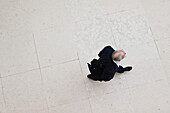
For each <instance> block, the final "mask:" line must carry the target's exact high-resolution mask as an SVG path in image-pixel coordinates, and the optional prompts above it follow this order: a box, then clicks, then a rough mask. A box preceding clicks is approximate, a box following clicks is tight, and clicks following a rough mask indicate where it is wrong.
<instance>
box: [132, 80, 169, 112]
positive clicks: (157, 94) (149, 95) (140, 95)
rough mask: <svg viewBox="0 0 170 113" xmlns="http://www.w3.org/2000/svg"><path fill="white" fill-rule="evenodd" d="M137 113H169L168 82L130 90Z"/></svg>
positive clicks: (164, 81)
mask: <svg viewBox="0 0 170 113" xmlns="http://www.w3.org/2000/svg"><path fill="white" fill-rule="evenodd" d="M130 92H131V96H132V99H131V105H132V106H133V108H134V111H135V113H168V112H169V111H170V107H169V106H170V103H169V102H170V88H169V86H168V83H167V81H166V80H162V81H157V82H154V83H152V84H145V85H141V86H139V87H135V88H132V89H130Z"/></svg>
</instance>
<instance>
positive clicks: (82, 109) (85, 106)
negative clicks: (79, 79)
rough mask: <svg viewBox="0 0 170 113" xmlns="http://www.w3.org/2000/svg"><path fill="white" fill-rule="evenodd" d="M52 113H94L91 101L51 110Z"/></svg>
mask: <svg viewBox="0 0 170 113" xmlns="http://www.w3.org/2000/svg"><path fill="white" fill-rule="evenodd" d="M49 109H50V110H49V112H50V113H92V112H91V108H90V103H89V100H83V101H79V102H73V103H70V104H65V105H60V106H57V107H51V108H49Z"/></svg>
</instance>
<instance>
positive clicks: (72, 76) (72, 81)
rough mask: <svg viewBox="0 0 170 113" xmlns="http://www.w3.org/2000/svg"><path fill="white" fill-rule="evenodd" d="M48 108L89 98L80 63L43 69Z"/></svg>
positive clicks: (69, 63)
mask: <svg viewBox="0 0 170 113" xmlns="http://www.w3.org/2000/svg"><path fill="white" fill-rule="evenodd" d="M42 75H43V79H44V83H45V86H46V87H45V91H46V95H47V101H48V106H49V107H52V106H57V105H62V104H67V103H72V102H75V101H80V100H83V99H86V98H87V92H86V87H85V84H84V81H83V77H82V72H81V69H80V64H79V61H78V60H77V61H72V62H68V63H64V64H60V65H57V66H50V67H48V68H44V69H42Z"/></svg>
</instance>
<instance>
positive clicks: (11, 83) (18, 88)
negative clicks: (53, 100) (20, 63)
mask: <svg viewBox="0 0 170 113" xmlns="http://www.w3.org/2000/svg"><path fill="white" fill-rule="evenodd" d="M2 83H3V88H4V95H5V101H6V112H7V113H30V112H36V111H40V110H45V109H47V104H46V100H45V95H44V92H43V84H42V78H41V75H40V71H39V70H36V71H30V72H26V73H22V74H18V75H14V76H10V77H5V78H2Z"/></svg>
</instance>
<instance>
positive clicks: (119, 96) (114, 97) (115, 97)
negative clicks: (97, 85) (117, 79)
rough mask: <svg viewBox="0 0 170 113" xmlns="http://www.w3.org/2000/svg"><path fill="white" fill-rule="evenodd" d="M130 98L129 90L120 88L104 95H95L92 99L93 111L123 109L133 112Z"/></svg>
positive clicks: (108, 112) (118, 110)
mask: <svg viewBox="0 0 170 113" xmlns="http://www.w3.org/2000/svg"><path fill="white" fill-rule="evenodd" d="M129 100H130V95H129V91H128V90H127V89H126V90H121V89H120V90H119V91H114V92H113V93H110V94H106V95H104V96H97V97H93V98H91V99H90V103H91V106H92V111H93V113H113V112H114V113H115V112H119V113H121V111H122V112H123V111H126V112H127V113H133V109H132V108H131V105H130V103H129ZM130 111H131V112H130Z"/></svg>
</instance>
